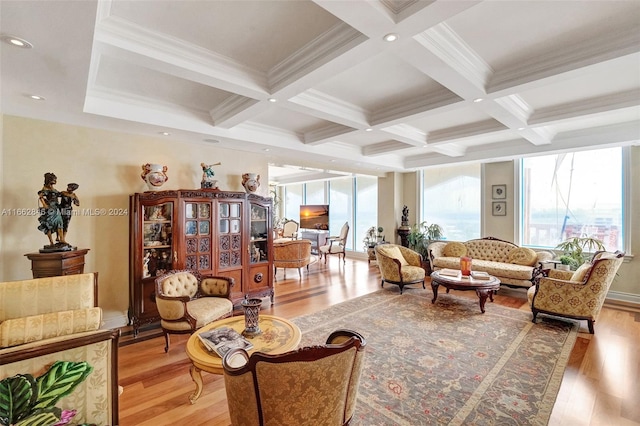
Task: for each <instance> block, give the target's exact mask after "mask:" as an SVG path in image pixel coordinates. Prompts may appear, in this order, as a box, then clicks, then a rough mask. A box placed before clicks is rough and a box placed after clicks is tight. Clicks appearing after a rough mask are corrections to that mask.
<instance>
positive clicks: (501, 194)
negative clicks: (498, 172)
mask: <svg viewBox="0 0 640 426" xmlns="http://www.w3.org/2000/svg"><path fill="white" fill-rule="evenodd" d="M491 198H493V199H494V200H505V199H506V198H507V185H505V184H502V185H492V186H491Z"/></svg>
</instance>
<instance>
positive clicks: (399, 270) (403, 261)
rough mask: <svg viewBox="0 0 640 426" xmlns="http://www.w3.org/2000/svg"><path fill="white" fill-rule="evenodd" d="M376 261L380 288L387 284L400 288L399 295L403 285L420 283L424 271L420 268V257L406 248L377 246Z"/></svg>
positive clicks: (422, 279) (388, 245) (389, 245)
mask: <svg viewBox="0 0 640 426" xmlns="http://www.w3.org/2000/svg"><path fill="white" fill-rule="evenodd" d="M375 251H376V260H377V261H378V267H379V268H380V275H381V277H382V280H381V283H380V286H381V287H384V283H385V282H388V283H391V284H395V285H397V286H398V287H400V294H402V290H403V288H404V286H405V285H410V284H419V283H422V288H425V285H424V280H425V277H426V271H425V270H424V268H423V267H422V255H421V254H420V253H418V252H416V251H414V250H411V249H409V248H407V247H403V246H400V245H397V244H378V245H377V246H376V247H375Z"/></svg>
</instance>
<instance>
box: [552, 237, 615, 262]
mask: <svg viewBox="0 0 640 426" xmlns="http://www.w3.org/2000/svg"><path fill="white" fill-rule="evenodd" d="M556 249H559V250H562V253H563V254H562V256H560V259H559V260H560V262H562V264H563V265H569V267H570V269H572V270H575V269H577V268H578V267H579V266H580V265H582V264H583V263H585V262H586V261H588V260H589V258H590V257H591V253H592V252H594V251H597V250H604V249H605V247H604V244H603V242H602V241H600V240H599V239H597V238H593V237H573V238H569V239H568V240H566V241H563V242H561V243H560V244H558V245H557V246H556Z"/></svg>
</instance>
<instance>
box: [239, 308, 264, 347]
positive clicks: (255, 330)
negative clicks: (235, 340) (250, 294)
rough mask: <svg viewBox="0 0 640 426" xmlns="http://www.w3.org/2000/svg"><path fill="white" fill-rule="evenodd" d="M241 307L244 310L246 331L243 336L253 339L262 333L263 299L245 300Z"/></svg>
mask: <svg viewBox="0 0 640 426" xmlns="http://www.w3.org/2000/svg"><path fill="white" fill-rule="evenodd" d="M241 305H242V308H243V309H244V331H243V332H242V335H243V336H244V337H249V338H251V337H254V336H257V335H258V334H260V333H262V330H260V324H259V321H260V305H262V299H244V300H243V301H242V302H241Z"/></svg>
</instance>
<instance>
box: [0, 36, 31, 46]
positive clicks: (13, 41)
mask: <svg viewBox="0 0 640 426" xmlns="http://www.w3.org/2000/svg"><path fill="white" fill-rule="evenodd" d="M2 41H4V42H5V43H9V44H10V45H12V46H16V47H21V48H23V49H31V48H32V47H33V44H31V43H29V42H28V41H27V40H25V39H22V38H20V37H15V36H12V35H4V34H3V35H2Z"/></svg>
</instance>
